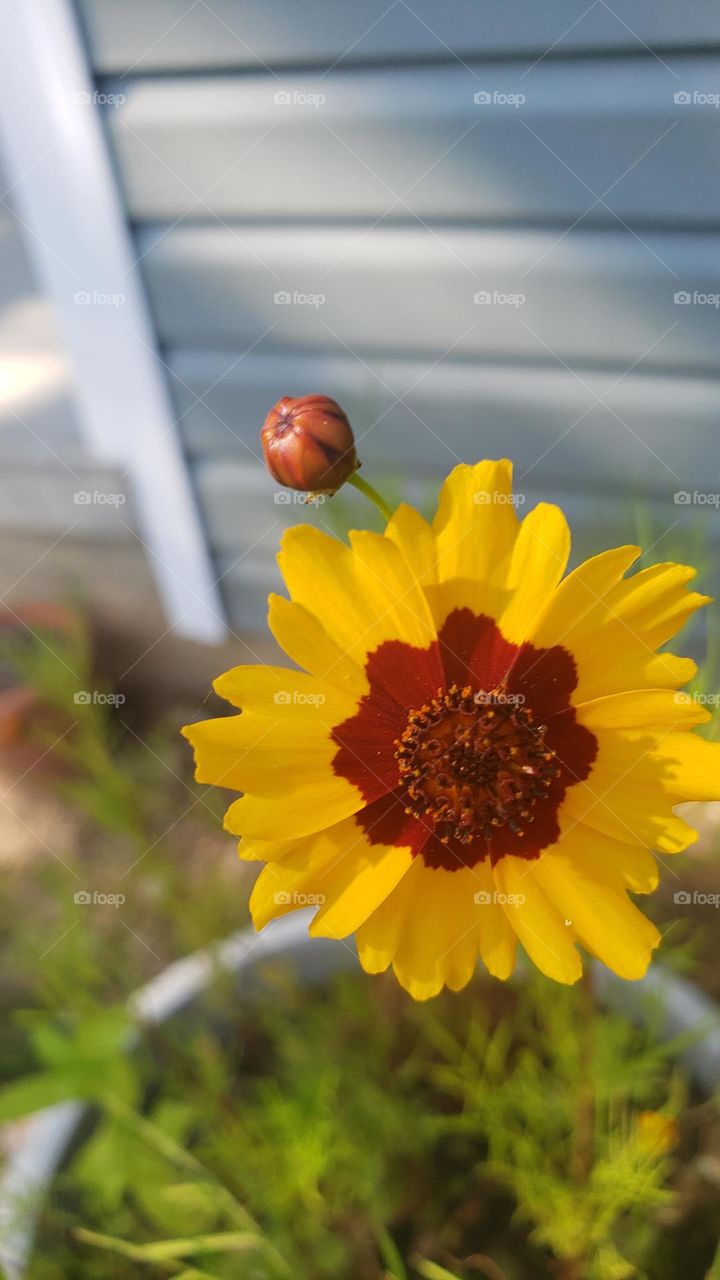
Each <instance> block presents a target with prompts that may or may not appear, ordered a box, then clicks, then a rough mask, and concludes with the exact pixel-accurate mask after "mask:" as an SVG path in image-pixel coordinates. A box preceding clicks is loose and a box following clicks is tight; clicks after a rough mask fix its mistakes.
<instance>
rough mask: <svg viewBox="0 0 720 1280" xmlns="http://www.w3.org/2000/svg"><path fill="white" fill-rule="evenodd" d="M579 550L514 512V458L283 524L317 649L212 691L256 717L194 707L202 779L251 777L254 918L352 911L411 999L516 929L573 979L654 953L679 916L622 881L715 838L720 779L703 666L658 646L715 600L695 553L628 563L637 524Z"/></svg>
mask: <svg viewBox="0 0 720 1280" xmlns="http://www.w3.org/2000/svg"><path fill="white" fill-rule="evenodd" d="M569 550H570V532H569V529H568V526H567V523H566V520H565V517H564V515H563V513H562V512H561V511H560V510H559V508H558V507H556V506H551V505H548V504H545V503H541V504H540V505H538V506H537V507H536V508H535V509H534V510H533V511H531V512H530V513H529V514H528V515H526V516H525V518H524V519H523V520H522V521H521V520H519V519H518V515H517V511H516V505H515V503H514V501H513V495H512V489H511V465H510V463H509V462H507V461H501V462H481V463H478V464H477V465H476V466H464V465H463V466H459V467H457V468H456V469H455V470H454V471H453V472H452V474H451V475H450V476H449V478H448V479H447V481H446V482H445V484H444V486H443V489H442V492H441V494H440V501H439V507H438V511H437V514H436V516H435V518H434V520H433V522H432V524H428V523H427V522H426V521H425V520H424V519H423V518H422V517H421V516H420V515H419V514H418V512H417V511H415V510H414V509H413V508H412V507H409V506H400V507H399V508H398V510H397V511H396V512H395V513H394V515H393V516H392V519H391V520H390V521H389V523H388V525H387V528H386V530H385V533H384V534H375V533H368V532H359V533H351V534H350V544H349V545H346V544H344V543H343V542H341V541H339V540H337V539H335V538H333V537H330V536H328V535H326V534H325V533H322V532H320V531H319V530H317V529H315V528H312V527H308V526H305V527H298V528H293V529H290V530H289V531H288V532H287V533H286V534H285V537H284V539H283V544H282V550H281V552H280V556H279V562H280V567H281V569H282V572H283V575H284V579H285V583H286V585H287V590H288V594H289V597H290V598H289V599H285V598H284V597H281V596H277V595H273V596H271V597H270V612H269V623H270V628H271V631H272V633H273V635H274V636H275V638H276V640H277V641H278V643H279V644H280V646H281V647H282V648H283V649H284V651H285V652H286V654H287V655H288V657H289V658H290V659H292V660H293V661H294V662H295V663H297V664H298V666H299V667H301V668H302V671H297V670H290V669H287V668H284V667H263V666H242V667H237V668H235V670H233V671H229V672H227V673H226V674H225V675H223V676H221V677H220V678H219V679H218V680H217V681H216V683H215V688H216V690H217V692H218V693H219V694H220V695H221V696H222V697H223V698H226V699H227V700H228V701H229V702H231V703H232V704H233V705H234V706H236V707H239V708H241V709H242V714H241V715H238V716H232V717H229V718H223V719H215V720H208V721H205V722H204V723H199V724H195V725H192V726H190V727H189V728H187V729H185V730H184V732H185V734H186V736H187V737H188V738H189V739H190V741H191V743H192V744H193V746H194V748H195V754H196V761H197V778H198V780H199V781H200V782H206V783H215V784H218V785H222V786H226V787H229V788H231V789H235V790H238V791H243V792H244V793H245V794H244V795H243V797H242V798H241V799H238V800H236V801H235V803H234V804H232V805H231V806H230V809H229V810H228V813H227V818H226V827H227V828H228V830H230V831H231V832H234V833H237V834H238V835H240V836H241V837H242V838H241V841H240V853H241V856H242V857H243V858H246V859H251V860H259V861H261V862H264V863H266V864H267V865H266V866H265V868H264V870H262V872H261V873H260V875H259V877H258V879H257V881H256V883H255V887H254V889H253V892H252V898H251V904H250V905H251V911H252V917H253V920H254V922H255V924H256V926H257V928H262V927H263V926H264V925H265V924H267V922H268V921H270V920H271V919H273V918H274V917H276V916H281V915H284V914H285V913H286V912H288V911H292V910H294V909H295V908H297V907H302V906H307V905H313V906H315V907H316V908H317V910H316V913H315V916H314V918H313V920H312V923H311V924H310V933H311V934H312V935H314V936H317V937H331V938H344V937H346V936H348V935H351V934H354V935H355V937H356V943H357V950H358V955H359V957H360V961H361V963H362V965H363V967H364V968H365V969H366V970H367V971H368V972H369V973H378V972H381V971H383V970H385V969H387V968H388V966H390V965H392V967H393V969H394V971H395V974H396V975H397V978H398V980H399V981H400V983H401V984H402V985H403V987H405V988H406V989H407V990H408V991H409V992H410V993H411V995H412V996H414V997H415V998H417V999H424V998H427V997H429V996H433V995H435V994H436V993H437V992H438V991H440V989H441V988H442V987H443V986H444V985H446V986H448V987H450V988H451V989H453V990H458V989H460V988H461V987H463V986H464V985H465V984H466V983H467V982H468V981H469V979H470V977H471V975H472V973H473V971H474V969H475V967H476V962H477V959H478V956H479V957H480V958H481V959H482V961H483V963H484V965H485V966H486V968H487V969H488V970H489V972H490V973H491V974H494V975H495V976H496V977H498V978H507V977H508V976H509V975H510V974H511V972H512V970H513V966H514V963H515V955H516V947H517V943H518V941H520V943H521V944H522V946H523V947H524V949H525V951H526V952H527V954H528V956H529V957H530V959H531V960H532V961H533V962H534V963H535V964H536V965H537V967H538V968H539V969H541V970H542V972H543V973H545V974H547V975H549V976H550V977H551V978H554V979H556V980H557V981H559V982H564V983H572V982H575V980H576V979H577V978H578V977H579V976H580V973H581V968H582V960H581V955H580V953H579V951H578V944H581V945H582V947H583V948H584V949H585V950H586V951H587V952H589V953H590V954H592V955H595V956H598V957H599V958H600V959H601V960H602V961H604V962H605V963H606V964H607V965H609V966H610V968H612V969H613V970H615V972H616V973H618V974H619V975H620V976H622V977H624V978H640V977H641V976H642V975H643V974H644V973H645V971H646V969H647V966H648V963H649V960H650V957H651V954H652V952H653V949H654V948H655V947H656V946H657V944H658V942H659V940H660V935H659V933H658V930H657V929H656V927H655V925H654V924H652V923H651V922H650V921H649V920H648V919H647V918H646V917H645V916H644V915H643V914H642V913H641V912H640V911H639V910H638V908H637V906H636V905H635V904H634V902H633V901H632V899H631V898H630V897H629V896H628V891H630V893H633V894H638V893H649V892H650V891H651V890H653V889H654V888H655V886H656V885H657V882H658V863H657V858H656V853H657V854H659V855H661V856H664V855H665V854H674V853H678V852H679V851H680V850H682V849H684V848H685V847H686V846H687V845H689V844H690V843H691V842H692V841H693V840H694V839H695V838H696V833H695V832H694V831H693V830H692V828H691V827H690V826H688V825H687V823H686V822H685V821H684V819H683V818H682V817H680V816H678V815H677V814H676V813H675V806H676V805H677V804H678V803H679V802H680V801H685V800H701V799H713V798H718V797H720V745H715V744H712V743H710V742H708V741H707V740H705V739H704V738H702V737H699V736H697V735H696V734H694V733H692V732H690V731H691V730H692V729H693V728H694V727H695V726H696V725H698V724H701V723H702V722H703V721H705V720H707V718H708V714H707V712H706V711H705V710H704V708H703V707H701V706H698V705H697V703H696V702H694V701H693V700H692V699H690V698H688V697H687V695H685V694H680V693H677V692H676V690H677V689H678V688H679V686H681V685H683V684H684V683H685V682H686V681H688V680H689V679H690V678H691V677H692V675H693V674H694V672H695V669H696V668H695V664H694V662H692V661H691V660H690V659H688V658H682V657H675V656H674V655H673V654H670V653H665V652H663V653H657V652H656V650H657V649H658V648H659V646H661V645H664V644H665V642H666V641H667V640H668V639H669V638H670V637H671V636H672V635H673V634H674V633H675V632H676V631H677V630H678V629H679V628H680V627H681V626H682V624H683V623H684V622H685V620H686V619H687V617H688V616H689V615H690V614H692V613H693V611H694V610H695V609H697V608H698V607H699V606H700V605H703V604H705V603H706V602H707V599H708V598H707V597H706V596H702V595H699V594H697V593H695V592H693V591H689V590H687V589H686V586H687V583H688V581H689V580H690V579H691V578H692V577H693V574H694V570H693V569H691V568H688V567H685V566H683V565H677V564H661V565H655V566H653V567H651V568H644V569H642V568H641V569H639V570H638V571H636V572H634V573H633V574H632V575H631V576H626V574H627V571H628V570H629V569H630V567H631V565H633V563H634V561H635V560H636V559H637V557H638V555H639V554H640V550H639V548H638V547H633V546H623V547H618V548H615V549H613V550H610V551H605V552H603V553H601V554H600V555H597V556H595V557H593V558H592V559H590V560H588V561H586V562H585V563H584V564H581V565H580V566H579V567H578V568H576V569H574V570H573V571H572V572H571V573H569V574H567V575H566V576H564V575H565V569H566V565H567V560H568V554H569Z"/></svg>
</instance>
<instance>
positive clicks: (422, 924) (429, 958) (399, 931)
mask: <svg viewBox="0 0 720 1280" xmlns="http://www.w3.org/2000/svg"><path fill="white" fill-rule="evenodd" d="M494 889H495V885H494V881H493V878H492V873H491V872H490V871H489V869H487V868H485V867H484V866H483V865H482V864H481V865H480V866H478V867H473V868H462V869H460V870H458V871H446V870H444V869H442V868H437V869H436V868H431V867H427V866H425V864H424V863H423V861H422V858H419V857H418V858H416V859H415V861H414V863H413V865H412V867H411V868H410V870H409V871H408V873H407V875H406V876H405V877H404V878H403V879H402V880H401V882H400V884H399V885H398V887H397V888H396V889H395V891H394V892H393V893H392V894H391V895H390V896H389V897H388V898H387V900H386V901H385V902H384V903H383V904H382V906H380V907H378V909H377V910H376V911H375V912H374V913H373V914H372V915H371V916H370V917H369V918H368V920H367V921H366V922H365V924H363V925H362V927H361V928H360V929H358V932H357V947H358V955H359V957H360V962H361V964H362V966H363V968H364V969H365V970H366V972H367V973H382V972H383V971H384V970H385V969H387V967H388V965H390V964H392V965H393V968H394V971H395V975H396V977H397V979H398V981H399V982H400V984H401V986H403V987H404V988H405V990H406V991H408V992H409V994H410V995H411V996H412V997H413V999H415V1000H428V999H430V998H431V997H432V996H435V995H437V994H438V992H439V991H440V990H442V988H443V987H444V986H446V987H448V988H449V989H450V990H451V991H459V990H461V988H462V987H464V986H466V985H467V983H468V982H469V981H470V979H471V978H472V976H473V974H474V972H475V968H476V964H477V957H478V950H480V953H481V954H482V957H483V959H484V961H485V964H486V966H487V968H488V969H489V971H490V972H491V973H493V974H494V975H495V976H497V977H500V978H507V977H509V975H510V973H511V972H512V968H513V963H514V958H515V935H514V934H513V932H512V930H511V929H510V927H509V925H508V924H507V921H506V919H505V916H504V914H503V911H502V908H501V907H499V906H498V905H497V904H496V903H495V902H494V901H493V900H492V895H493V891H494ZM488 890H489V892H488Z"/></svg>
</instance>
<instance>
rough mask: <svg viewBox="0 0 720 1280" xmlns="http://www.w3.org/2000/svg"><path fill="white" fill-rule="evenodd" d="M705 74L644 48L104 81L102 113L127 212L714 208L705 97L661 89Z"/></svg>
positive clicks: (705, 215)
mask: <svg viewBox="0 0 720 1280" xmlns="http://www.w3.org/2000/svg"><path fill="white" fill-rule="evenodd" d="M669 67H670V68H672V70H673V71H674V73H675V75H674V76H673V75H672V74H671V73H670V70H669V69H668V68H669ZM718 85H720V58H674V59H672V60H671V62H670V63H661V62H659V61H657V60H655V59H653V58H650V57H647V56H645V57H643V58H642V59H627V60H599V61H598V60H578V61H573V62H544V63H541V64H540V65H539V66H538V67H537V68H536V70H535V71H534V72H533V74H532V76H531V77H527V78H525V79H522V77H521V72H520V71H519V70H518V69H517V68H515V67H512V66H507V65H502V64H497V63H496V64H494V65H491V66H487V67H485V68H480V67H470V66H467V65H466V66H462V65H460V64H457V65H455V66H453V67H448V68H439V69H435V70H433V71H429V70H428V69H424V70H423V69H420V68H407V69H403V70H388V69H385V70H366V71H361V72H357V71H356V72H352V73H348V72H339V73H337V72H336V73H333V74H332V75H329V76H326V77H325V78H320V77H318V76H287V75H283V76H281V77H280V78H276V77H272V76H268V75H263V76H260V77H258V76H252V77H249V78H246V79H242V78H234V79H233V78H232V77H220V78H207V77H206V78H191V79H187V80H182V79H181V80H170V81H165V80H163V81H150V82H142V81H141V82H133V83H131V84H130V85H127V84H126V83H125V82H118V83H115V84H111V85H109V86H108V93H109V94H121V93H122V95H123V96H124V97H125V102H124V103H123V104H122V105H121V106H120V107H119V108H117V107H113V108H108V124H109V128H110V131H111V134H112V138H113V142H114V145H115V150H116V153H117V156H118V160H119V166H120V170H121V173H122V176H123V180H124V184H125V188H126V193H127V199H128V203H129V207H130V211H131V214H132V216H133V217H134V218H136V219H139V220H143V219H145V220H148V219H150V220H162V219H170V220H175V219H176V218H181V217H183V216H187V217H190V218H194V219H203V218H204V219H207V218H208V217H213V216H218V217H222V218H225V219H232V218H240V219H247V218H259V217H268V216H269V217H276V218H280V217H282V218H287V219H292V218H302V217H313V216H315V217H322V218H324V219H328V218H335V217H353V218H366V219H368V218H375V217H378V216H380V215H385V216H386V217H388V218H392V219H400V220H402V219H404V220H407V219H408V218H409V217H412V216H413V215H418V216H420V217H422V218H447V219H453V218H454V219H462V220H465V221H473V220H476V219H489V220H496V221H497V220H502V221H504V222H507V221H511V220H514V219H518V220H523V221H526V222H530V221H535V222H538V221H540V222H542V221H547V220H555V219H567V220H572V219H575V218H579V217H582V216H583V215H585V214H586V213H587V212H588V210H589V211H590V216H591V217H592V219H593V221H594V222H595V223H600V224H602V223H610V224H612V223H613V222H615V225H617V223H616V221H615V218H614V214H617V215H618V216H619V217H621V218H623V219H624V220H626V221H630V222H640V223H645V222H648V221H649V222H655V223H657V222H659V221H660V222H661V221H663V220H666V221H673V222H675V223H678V222H686V223H710V222H712V221H713V220H714V221H715V222H717V221H718V218H720V212H719V211H720V166H719V165H715V164H710V163H708V157H709V156H712V155H715V154H716V152H717V142H718V116H717V112H716V111H715V110H713V109H712V108H710V107H708V106H707V105H700V104H699V103H697V102H696V103H695V104H694V105H693V104H692V103H691V104H687V103H685V104H678V103H676V102H675V101H674V93H675V92H677V91H678V89H680V90H684V91H692V92H693V93H698V94H707V95H709V94H713V93H714V94H717V91H718ZM478 92H481V93H482V94H484V95H487V96H488V97H489V98H490V99H491V101H489V102H487V101H485V102H481V103H476V102H475V101H474V95H475V94H476V93H478ZM510 95H515V96H516V97H518V98H520V97H524V98H525V101H524V102H522V101H519V102H518V105H516V106H512V105H509V104H508V103H507V101H506V99H507V98H508V97H509V96H510ZM278 98H279V99H280V100H279V101H278ZM317 99H323V100H322V101H318V102H317V105H315V106H313V105H310V104H311V103H312V102H313V101H314V100H317ZM605 192H608V194H607V196H606V197H605V202H601V201H598V200H597V199H596V195H597V196H598V197H601V196H603V195H604V193H605Z"/></svg>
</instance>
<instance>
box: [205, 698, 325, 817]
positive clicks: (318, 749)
mask: <svg viewBox="0 0 720 1280" xmlns="http://www.w3.org/2000/svg"><path fill="white" fill-rule="evenodd" d="M307 715H308V713H307V710H306V709H305V708H303V710H302V711H299V712H298V711H297V710H296V708H295V707H292V706H283V707H281V708H279V714H278V717H277V719H275V720H271V719H269V718H268V717H267V716H256V715H253V714H252V713H251V712H249V711H246V712H244V713H243V714H242V715H237V716H222V717H221V718H220V719H217V720H202V721H200V722H199V723H198V724H193V725H188V726H187V727H186V728H185V729H183V733H184V735H185V737H186V738H187V739H188V740H189V741H190V742H191V743H192V745H193V749H194V751H195V760H196V777H197V781H198V782H209V783H211V784H213V785H215V786H223V787H231V788H232V789H233V790H234V791H254V792H258V793H259V794H260V795H262V796H274V797H278V796H281V797H283V798H284V797H285V796H286V795H287V796H288V798H289V797H290V796H291V795H292V794H294V793H295V792H297V791H301V790H305V788H306V787H308V786H314V787H317V786H321V787H322V788H323V789H324V791H325V792H326V793H327V794H328V795H329V794H330V793H342V794H343V795H344V796H345V798H346V800H347V799H349V796H348V793H347V787H348V786H349V785H350V784H349V783H347V782H346V780H345V779H344V778H340V777H338V776H336V775H335V773H334V772H333V769H332V760H333V757H334V756H335V754H336V752H337V745H336V744H335V743H334V742H333V741H332V739H331V737H330V734H331V733H332V730H333V721H330V722H328V721H327V720H326V719H325V716H324V708H323V707H317V708H315V714H314V718H312V719H311V720H310V721H309V722H308V720H307ZM288 803H290V801H289V799H288ZM319 825H324V824H319Z"/></svg>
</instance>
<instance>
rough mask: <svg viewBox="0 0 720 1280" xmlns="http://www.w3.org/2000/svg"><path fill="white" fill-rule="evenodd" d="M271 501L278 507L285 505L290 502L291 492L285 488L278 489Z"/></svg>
mask: <svg viewBox="0 0 720 1280" xmlns="http://www.w3.org/2000/svg"><path fill="white" fill-rule="evenodd" d="M273 502H274V503H275V504H276V505H277V506H279V507H286V506H288V505H289V504H290V503H291V502H292V494H291V493H289V492H288V490H287V489H280V490H279V491H278V492H277V493H276V494H274V496H273Z"/></svg>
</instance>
